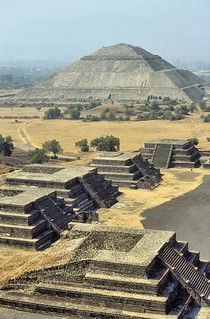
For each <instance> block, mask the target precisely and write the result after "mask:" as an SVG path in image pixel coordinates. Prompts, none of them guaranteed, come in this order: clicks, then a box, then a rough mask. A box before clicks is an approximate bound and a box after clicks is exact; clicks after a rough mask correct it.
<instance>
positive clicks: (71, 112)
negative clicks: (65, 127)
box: [69, 108, 81, 120]
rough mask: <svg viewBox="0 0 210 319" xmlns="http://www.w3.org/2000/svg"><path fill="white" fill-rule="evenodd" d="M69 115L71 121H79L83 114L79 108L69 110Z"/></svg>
mask: <svg viewBox="0 0 210 319" xmlns="http://www.w3.org/2000/svg"><path fill="white" fill-rule="evenodd" d="M69 115H70V119H71V120H78V119H79V118H80V115H81V112H80V110H79V109H77V108H71V109H69Z"/></svg>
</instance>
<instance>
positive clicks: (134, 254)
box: [70, 224, 175, 267]
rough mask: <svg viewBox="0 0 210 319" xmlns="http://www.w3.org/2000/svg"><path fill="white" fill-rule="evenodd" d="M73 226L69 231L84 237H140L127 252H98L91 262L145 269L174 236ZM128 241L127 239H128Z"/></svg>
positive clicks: (161, 232)
mask: <svg viewBox="0 0 210 319" xmlns="http://www.w3.org/2000/svg"><path fill="white" fill-rule="evenodd" d="M72 225H73V228H72V230H70V232H71V231H73V232H74V231H75V232H78V233H80V234H81V233H83V232H84V235H85V236H91V234H92V233H94V232H99V233H101V238H103V233H105V232H110V233H118V234H120V233H126V234H127V235H129V234H130V235H131V236H133V235H137V234H139V235H141V236H140V239H139V240H138V242H137V243H136V244H135V245H134V247H133V248H131V249H130V250H129V251H128V252H125V251H120V250H117V251H116V250H98V253H97V254H96V255H95V257H93V260H97V261H106V262H111V263H115V264H129V265H140V266H144V267H147V266H148V265H150V263H151V262H152V261H153V260H154V258H155V257H156V256H157V255H158V253H159V251H160V249H161V248H162V247H163V245H164V244H165V243H167V242H168V241H169V240H170V239H171V238H172V237H173V236H174V235H175V233H174V232H171V231H161V230H147V229H145V230H141V229H140V230H136V229H129V228H116V227H108V226H103V225H100V224H90V225H87V224H77V225H74V224H72ZM128 240H129V239H128Z"/></svg>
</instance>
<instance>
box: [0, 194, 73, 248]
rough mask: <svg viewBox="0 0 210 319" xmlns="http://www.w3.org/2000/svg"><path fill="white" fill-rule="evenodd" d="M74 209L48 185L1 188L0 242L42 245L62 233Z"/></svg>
mask: <svg viewBox="0 0 210 319" xmlns="http://www.w3.org/2000/svg"><path fill="white" fill-rule="evenodd" d="M73 218H74V212H73V210H72V209H71V208H70V207H69V206H66V205H65V203H64V201H63V200H61V199H59V198H58V197H57V196H56V192H55V191H54V192H53V191H52V190H49V189H45V188H43V189H35V190H34V189H30V188H28V189H14V190H13V189H10V188H1V189H0V244H4V245H5V244H6V245H19V246H24V247H31V248H35V249H39V250H40V249H43V248H45V247H47V246H49V245H50V244H51V243H52V242H54V241H55V240H57V239H58V238H59V237H60V234H61V233H62V231H64V230H65V229H67V227H68V223H69V222H70V221H71V220H73Z"/></svg>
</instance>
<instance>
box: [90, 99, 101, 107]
mask: <svg viewBox="0 0 210 319" xmlns="http://www.w3.org/2000/svg"><path fill="white" fill-rule="evenodd" d="M101 104H102V103H101V100H100V99H98V100H94V101H91V102H90V104H89V106H88V108H89V109H93V108H94V107H97V106H100V105H101Z"/></svg>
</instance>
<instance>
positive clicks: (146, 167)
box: [91, 152, 161, 189]
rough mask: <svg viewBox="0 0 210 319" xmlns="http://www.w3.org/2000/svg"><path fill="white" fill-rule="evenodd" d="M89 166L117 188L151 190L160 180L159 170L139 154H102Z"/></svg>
mask: <svg viewBox="0 0 210 319" xmlns="http://www.w3.org/2000/svg"><path fill="white" fill-rule="evenodd" d="M91 166H92V167H97V169H98V172H99V173H100V174H103V175H104V176H105V178H107V179H110V180H112V183H113V184H116V185H118V186H123V187H130V188H134V189H135V188H148V189H153V188H155V187H156V186H158V184H159V182H160V180H161V174H160V170H159V169H155V168H154V166H153V165H151V164H149V162H148V161H147V160H144V159H143V158H142V156H141V155H140V154H139V153H128V152H127V153H125V152H124V153H123V152H102V153H101V154H99V155H98V156H96V157H94V158H93V160H92V164H91Z"/></svg>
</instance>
